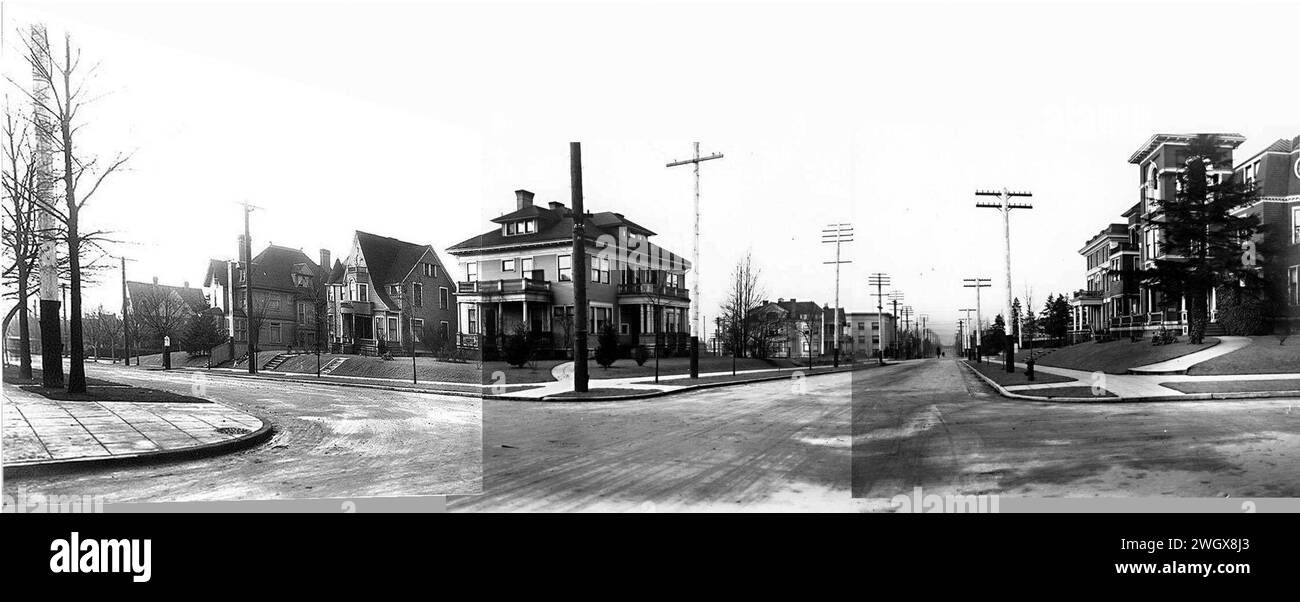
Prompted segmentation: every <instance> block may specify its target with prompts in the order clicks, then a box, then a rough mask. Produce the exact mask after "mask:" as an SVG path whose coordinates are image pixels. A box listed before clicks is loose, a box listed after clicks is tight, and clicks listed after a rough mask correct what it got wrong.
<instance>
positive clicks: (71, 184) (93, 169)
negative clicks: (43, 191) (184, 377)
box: [10, 27, 128, 393]
mask: <svg viewBox="0 0 1300 602" xmlns="http://www.w3.org/2000/svg"><path fill="white" fill-rule="evenodd" d="M23 43H24V45H25V46H26V52H25V54H24V59H25V60H26V61H27V63H28V66H30V67H31V70H32V77H33V79H34V80H35V82H34V87H35V88H36V89H40V90H41V91H42V93H34V92H33V91H28V90H26V89H25V88H23V87H22V86H17V87H18V89H19V90H23V92H24V93H25V94H26V96H27V97H28V99H29V100H31V101H32V103H33V104H34V105H35V106H36V110H37V111H39V112H42V113H43V114H44V115H46V116H48V117H49V118H50V121H51V122H52V123H50V124H49V125H50V129H51V130H53V131H52V132H49V133H48V134H49V136H48V138H49V140H50V141H51V142H52V146H53V151H54V152H55V153H56V154H57V155H58V156H59V158H60V159H61V161H56V162H55V163H56V166H55V168H54V172H55V174H56V175H57V176H58V178H59V179H61V180H62V183H63V195H62V203H55V202H53V200H52V199H43V198H41V195H37V197H36V201H37V203H39V204H41V205H43V206H42V207H41V208H42V209H43V210H45V211H47V212H48V213H50V214H52V215H53V216H54V217H55V218H56V219H57V220H58V221H59V222H60V224H61V226H62V228H63V240H64V242H65V243H66V245H67V257H68V262H69V266H68V268H69V280H70V282H69V284H70V285H71V286H69V295H68V300H69V303H70V307H69V311H68V317H69V324H68V335H69V336H68V344H69V346H70V347H71V349H70V350H69V360H70V361H69V369H68V382H67V385H68V392H69V393H84V392H85V390H86V373H85V366H84V365H83V362H84V359H85V358H84V355H85V350H84V349H83V346H82V344H83V338H84V335H83V332H82V317H81V286H82V281H81V275H82V266H81V261H82V253H83V249H84V248H87V247H97V246H99V245H100V244H101V243H103V242H107V239H106V238H105V235H106V234H107V233H106V232H103V231H83V229H82V224H81V219H80V217H81V210H82V209H84V208H85V206H86V204H87V203H88V202H89V201H90V199H91V198H92V197H94V195H95V193H96V192H97V191H98V190H99V187H100V185H101V184H103V182H104V179H105V178H107V177H108V175H109V174H112V173H113V172H115V171H118V170H120V169H121V168H122V167H123V166H124V165H125V164H126V162H127V159H128V157H126V156H123V155H118V156H116V157H115V158H114V159H113V160H112V161H108V162H106V163H101V162H100V161H99V160H98V159H97V158H96V157H95V156H93V155H90V154H87V153H85V152H84V151H83V150H82V149H81V148H80V147H78V146H77V144H76V139H77V136H78V134H80V132H81V129H82V127H83V126H84V121H83V120H82V117H83V116H82V115H81V112H82V110H83V109H84V108H85V107H86V105H87V104H88V103H89V102H91V101H93V100H94V99H93V98H88V97H87V96H86V83H87V81H88V80H89V79H90V77H91V76H93V75H94V72H95V70H96V66H91V67H89V68H87V69H84V70H83V69H82V62H81V61H82V56H81V51H80V49H76V50H74V48H73V45H72V37H71V35H68V34H65V35H64V38H63V54H62V56H60V57H56V56H55V55H54V54H53V53H52V52H51V48H50V41H49V37H48V35H47V34H46V32H45V29H44V28H40V27H38V28H34V29H33V32H32V36H31V37H30V38H23ZM10 81H11V82H12V81H13V80H12V79H11V80H10ZM46 92H48V94H49V96H46V94H45V93H46ZM38 123H43V120H38ZM58 163H61V165H57V164H58ZM83 180H84V182H85V185H83Z"/></svg>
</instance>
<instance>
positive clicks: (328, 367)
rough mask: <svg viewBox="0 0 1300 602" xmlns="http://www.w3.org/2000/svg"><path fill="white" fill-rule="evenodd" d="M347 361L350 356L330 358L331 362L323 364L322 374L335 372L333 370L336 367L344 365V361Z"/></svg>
mask: <svg viewBox="0 0 1300 602" xmlns="http://www.w3.org/2000/svg"><path fill="white" fill-rule="evenodd" d="M346 361H348V358H346V357H336V358H334V359H332V360H330V361H329V363H327V364H325V365H324V366H321V369H320V373H321V374H329V373H331V372H333V371H334V370H335V369H336V368H338V367H339V366H342V365H343V362H346Z"/></svg>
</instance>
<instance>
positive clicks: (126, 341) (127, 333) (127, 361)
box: [118, 256, 140, 366]
mask: <svg viewBox="0 0 1300 602" xmlns="http://www.w3.org/2000/svg"><path fill="white" fill-rule="evenodd" d="M118 259H120V260H121V261H122V348H123V351H124V353H123V354H122V356H123V361H122V365H124V366H130V365H131V322H130V320H131V317H130V314H129V313H127V311H128V310H129V309H130V303H129V302H128V301H127V297H126V262H128V261H135V260H134V259H129V258H127V257H125V256H122V257H118ZM135 363H136V365H137V366H138V365H140V361H139V360H136V362H135Z"/></svg>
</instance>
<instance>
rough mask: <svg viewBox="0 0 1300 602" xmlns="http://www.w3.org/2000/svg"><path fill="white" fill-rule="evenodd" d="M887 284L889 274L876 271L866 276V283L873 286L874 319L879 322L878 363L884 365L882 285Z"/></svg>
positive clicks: (883, 300)
mask: <svg viewBox="0 0 1300 602" xmlns="http://www.w3.org/2000/svg"><path fill="white" fill-rule="evenodd" d="M887 284H889V275H888V274H883V273H881V272H876V273H875V274H872V275H870V276H868V277H867V285H868V286H875V287H876V292H875V297H876V320H878V321H879V323H880V350H879V351H880V355H879V359H880V365H881V366H883V365H885V293H884V290H883V287H884V286H885V285H887Z"/></svg>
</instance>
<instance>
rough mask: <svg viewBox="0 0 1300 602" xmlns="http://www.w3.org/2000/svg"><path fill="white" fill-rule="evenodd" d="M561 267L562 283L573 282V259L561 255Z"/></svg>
mask: <svg viewBox="0 0 1300 602" xmlns="http://www.w3.org/2000/svg"><path fill="white" fill-rule="evenodd" d="M558 260H559V264H558V265H559V266H560V281H561V282H565V281H568V280H573V258H572V257H570V256H568V255H561V256H559V258H558Z"/></svg>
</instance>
